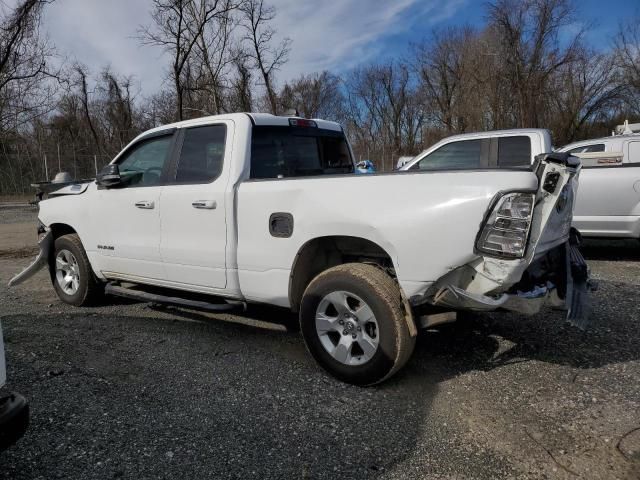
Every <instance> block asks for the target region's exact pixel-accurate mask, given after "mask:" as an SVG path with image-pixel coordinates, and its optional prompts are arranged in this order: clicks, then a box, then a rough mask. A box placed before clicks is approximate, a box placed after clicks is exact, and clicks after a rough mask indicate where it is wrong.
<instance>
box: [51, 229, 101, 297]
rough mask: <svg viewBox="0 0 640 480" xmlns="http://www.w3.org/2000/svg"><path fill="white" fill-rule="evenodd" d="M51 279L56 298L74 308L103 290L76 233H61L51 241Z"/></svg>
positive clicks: (99, 295) (98, 295) (99, 294)
mask: <svg viewBox="0 0 640 480" xmlns="http://www.w3.org/2000/svg"><path fill="white" fill-rule="evenodd" d="M51 280H52V281H53V288H54V289H55V291H56V293H57V294H58V297H59V298H60V300H62V301H63V302H65V303H68V304H70V305H75V306H76V307H80V306H86V305H91V304H93V303H95V302H96V301H97V300H98V299H100V298H101V297H102V295H103V293H104V288H103V286H102V284H101V283H100V282H99V281H98V279H97V278H96V277H95V275H94V274H93V271H92V270H91V264H90V263H89V259H88V258H87V253H86V252H85V250H84V247H83V246H82V242H81V241H80V238H79V237H78V235H76V234H69V235H64V236H62V237H59V238H57V239H56V241H55V243H54V252H53V260H52V262H51Z"/></svg>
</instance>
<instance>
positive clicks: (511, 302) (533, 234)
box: [11, 114, 587, 385]
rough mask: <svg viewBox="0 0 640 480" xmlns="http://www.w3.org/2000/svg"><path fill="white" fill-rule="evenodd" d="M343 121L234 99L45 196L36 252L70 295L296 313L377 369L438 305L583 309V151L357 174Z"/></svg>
mask: <svg viewBox="0 0 640 480" xmlns="http://www.w3.org/2000/svg"><path fill="white" fill-rule="evenodd" d="M353 172H354V163H353V155H352V152H351V148H350V147H349V144H348V142H347V140H346V138H345V135H344V133H343V130H342V128H341V126H340V125H338V124H336V123H333V122H328V121H323V120H317V119H316V120H308V119H302V118H298V117H291V118H287V117H277V116H272V115H268V114H229V115H222V116H215V117H207V118H201V119H197V120H189V121H186V122H181V123H177V124H173V125H168V126H164V127H160V128H156V129H154V130H151V131H148V132H146V133H144V134H142V135H140V136H139V137H138V138H136V139H135V140H133V141H132V142H131V143H130V144H129V145H128V146H127V147H126V148H125V149H124V150H123V151H122V152H121V153H120V154H119V155H118V156H117V157H116V158H115V159H114V160H113V161H112V162H111V164H110V165H108V166H107V167H105V169H104V170H103V171H102V172H101V174H99V175H98V178H97V179H96V181H95V182H90V183H84V184H71V185H68V186H65V187H63V188H62V189H59V190H57V191H55V192H53V193H51V194H50V195H49V198H48V199H46V200H44V201H42V202H40V214H39V220H40V225H39V232H40V234H41V240H40V249H41V252H40V255H39V256H38V258H37V259H36V261H35V262H34V263H33V264H32V265H31V266H30V267H28V268H27V269H26V270H25V271H23V272H22V273H21V274H19V275H18V276H16V277H14V279H12V281H11V285H15V284H18V283H20V282H21V281H24V280H25V279H26V278H28V277H29V276H31V275H33V273H35V271H37V270H38V269H39V268H40V267H42V266H45V265H46V266H48V268H49V271H50V273H51V278H52V281H53V286H54V288H55V290H56V292H57V294H58V296H59V297H60V299H61V300H62V301H64V302H67V303H70V304H73V305H85V304H87V303H89V302H91V301H95V300H96V299H97V298H99V297H100V296H101V295H102V294H103V293H104V292H105V291H106V292H107V293H111V294H116V295H124V296H128V297H133V298H138V299H142V300H147V301H154V302H165V303H174V304H178V305H184V306H187V307H192V308H204V309H209V310H222V309H226V308H232V307H234V306H237V305H238V304H245V303H248V302H259V303H267V304H272V305H277V306H281V307H286V308H290V309H292V310H293V311H295V312H299V316H300V325H301V331H302V334H303V337H304V340H305V343H306V345H307V347H308V350H309V351H310V353H311V354H312V355H313V357H314V358H315V359H316V360H317V361H318V363H319V364H320V365H322V366H323V367H324V368H325V369H326V370H327V371H329V372H330V373H331V374H333V375H334V376H336V377H337V378H339V379H342V380H344V381H347V382H351V383H355V384H360V385H370V384H374V383H377V382H380V381H383V380H384V379H386V378H388V377H390V376H391V375H392V374H394V373H395V372H396V371H397V370H398V369H399V368H400V367H402V365H403V364H404V363H405V362H406V361H407V359H408V358H409V357H410V355H411V352H412V350H413V347H414V343H415V337H416V334H417V329H418V328H419V327H420V326H425V325H431V324H433V323H434V322H435V321H437V319H438V318H439V316H438V315H442V312H451V311H456V310H475V311H487V310H500V309H503V310H512V311H519V312H523V313H532V312H535V311H537V310H538V309H539V308H540V306H541V305H542V303H544V302H545V301H546V300H549V301H551V302H553V303H554V304H555V305H556V306H565V307H566V309H567V310H568V311H569V315H568V318H569V319H570V320H572V321H574V322H579V321H580V318H581V317H582V316H583V314H584V310H583V308H582V305H583V303H584V300H585V298H586V296H585V295H584V294H583V293H584V291H585V289H584V288H583V287H584V285H586V281H587V279H586V265H585V264H584V261H583V260H582V258H581V257H580V255H579V252H577V248H576V246H575V241H574V240H575V237H574V236H573V235H572V234H571V230H570V226H571V218H572V211H573V199H574V196H575V194H576V189H577V185H578V176H579V172H580V162H579V160H578V159H577V158H575V157H571V156H569V155H567V154H549V155H545V156H541V157H539V158H538V160H537V161H536V162H535V165H534V166H533V167H531V166H530V168H527V169H523V168H518V169H508V170H496V169H491V168H483V166H482V165H478V166H477V168H476V169H474V170H469V171H451V170H449V171H434V172H431V171H418V172H413V171H409V172H406V173H391V174H373V175H355V174H354V173H353Z"/></svg>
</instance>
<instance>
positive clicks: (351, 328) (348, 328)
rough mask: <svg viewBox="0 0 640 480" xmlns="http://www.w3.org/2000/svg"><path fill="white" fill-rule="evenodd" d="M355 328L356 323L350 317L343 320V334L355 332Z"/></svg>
mask: <svg viewBox="0 0 640 480" xmlns="http://www.w3.org/2000/svg"><path fill="white" fill-rule="evenodd" d="M356 329H357V326H356V323H355V322H354V321H353V320H352V319H351V318H347V319H346V320H345V322H344V334H345V335H351V334H352V333H355V331H356Z"/></svg>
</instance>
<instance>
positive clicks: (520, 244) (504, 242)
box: [476, 193, 535, 258]
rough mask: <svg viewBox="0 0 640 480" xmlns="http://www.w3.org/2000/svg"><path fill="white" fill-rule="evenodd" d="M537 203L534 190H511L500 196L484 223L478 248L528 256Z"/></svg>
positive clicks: (484, 250) (503, 254)
mask: <svg viewBox="0 0 640 480" xmlns="http://www.w3.org/2000/svg"><path fill="white" fill-rule="evenodd" d="M534 203H535V194H533V193H507V194H505V195H503V196H502V197H500V199H499V200H498V201H497V202H496V204H495V206H494V207H493V210H492V211H491V214H490V215H489V217H488V218H487V220H486V222H485V223H484V225H483V228H482V232H481V233H480V237H478V242H477V244H476V248H477V250H478V251H480V252H483V253H487V254H489V255H494V256H498V257H505V258H522V257H524V255H525V252H526V249H527V239H528V237H529V229H530V228H531V218H532V216H533V206H534Z"/></svg>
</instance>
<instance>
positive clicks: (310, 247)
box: [289, 236, 395, 312]
mask: <svg viewBox="0 0 640 480" xmlns="http://www.w3.org/2000/svg"><path fill="white" fill-rule="evenodd" d="M345 263H369V264H375V265H378V266H380V267H382V268H383V269H385V270H387V271H388V272H389V273H390V274H391V275H392V276H395V271H394V267H393V261H392V260H391V256H390V255H389V254H388V253H387V252H386V251H385V250H384V249H383V248H382V247H380V246H379V245H377V244H376V243H374V242H372V241H370V240H366V239H364V238H359V237H348V236H332V237H320V238H315V239H313V240H310V241H309V242H307V243H306V244H304V245H303V246H302V248H301V249H300V251H299V252H298V254H297V255H296V259H295V261H294V263H293V268H292V269H291V277H290V279H289V301H290V303H291V309H292V310H293V311H294V312H297V311H298V310H299V309H300V303H301V300H302V295H303V293H304V291H305V290H306V288H307V286H308V285H309V283H311V280H313V279H314V278H315V277H316V275H318V274H319V273H321V272H323V271H325V270H327V269H329V268H331V267H335V266H337V265H342V264H345Z"/></svg>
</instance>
